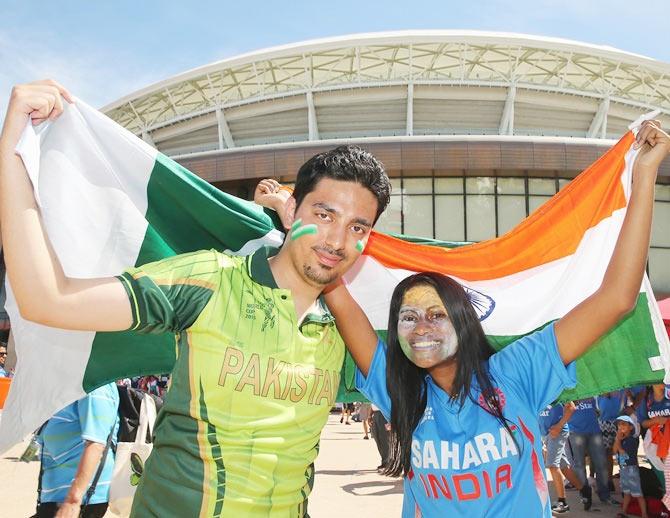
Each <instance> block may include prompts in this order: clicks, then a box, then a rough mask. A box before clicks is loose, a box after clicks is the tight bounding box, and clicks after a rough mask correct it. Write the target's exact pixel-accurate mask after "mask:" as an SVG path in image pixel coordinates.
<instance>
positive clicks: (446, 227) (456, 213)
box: [435, 183, 465, 241]
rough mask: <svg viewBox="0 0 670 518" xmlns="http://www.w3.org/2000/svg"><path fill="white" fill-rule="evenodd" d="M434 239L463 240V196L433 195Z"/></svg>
mask: <svg viewBox="0 0 670 518" xmlns="http://www.w3.org/2000/svg"><path fill="white" fill-rule="evenodd" d="M461 184H462V183H461ZM435 239H441V240H442V241H465V219H464V211H463V196H439V195H438V196H435Z"/></svg>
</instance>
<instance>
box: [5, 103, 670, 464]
mask: <svg viewBox="0 0 670 518" xmlns="http://www.w3.org/2000/svg"><path fill="white" fill-rule="evenodd" d="M632 142H633V136H632V134H631V133H628V134H627V135H625V136H624V137H623V138H622V140H621V141H620V142H619V143H618V144H617V145H615V146H614V147H613V148H612V149H611V150H610V151H609V152H608V153H607V154H605V155H604V156H603V157H602V158H601V159H600V160H598V161H597V162H596V163H595V164H593V166H591V167H590V168H589V169H587V170H586V171H585V172H584V173H582V175H581V176H579V177H578V178H577V179H576V180H574V181H573V182H571V183H570V184H569V185H568V186H567V187H566V188H564V189H563V190H562V191H561V192H560V193H559V194H557V195H556V196H555V197H554V198H552V199H551V200H550V201H549V202H548V203H546V204H545V205H544V206H543V207H541V208H540V209H539V210H538V211H536V212H535V213H533V214H532V215H531V216H530V217H529V218H528V219H526V220H525V221H523V222H522V223H521V224H520V225H519V226H518V227H516V228H515V229H513V230H512V231H511V232H509V233H508V234H506V235H504V236H502V237H500V238H497V239H494V240H491V241H486V242H483V243H478V244H473V245H467V246H462V247H458V248H448V247H445V246H444V244H442V243H437V242H435V243H432V244H428V245H419V244H416V243H412V242H410V241H409V240H406V239H403V238H402V237H400V238H398V237H391V236H388V235H384V234H381V233H374V234H373V235H372V237H371V238H370V241H369V243H368V247H367V249H366V250H365V253H364V254H363V256H362V257H361V258H360V259H359V261H358V263H357V264H356V265H355V267H354V268H353V270H352V271H351V272H350V273H349V274H348V275H347V282H348V283H349V288H350V290H351V292H352V293H353V295H354V297H355V298H356V299H357V300H358V302H359V303H360V304H361V305H362V307H363V309H364V310H365V311H366V313H367V314H368V315H369V317H370V319H371V321H372V322H373V324H374V326H375V328H376V329H378V330H379V331H381V332H383V331H384V330H385V327H386V322H387V319H388V305H389V300H390V294H391V291H392V290H393V287H394V286H395V284H397V282H398V281H399V280H400V279H402V278H403V277H405V276H407V275H410V274H411V273H413V272H417V271H425V270H432V271H440V272H444V273H446V274H448V275H450V276H452V277H454V278H455V279H457V280H459V281H460V282H461V283H462V284H463V285H464V286H465V287H466V289H467V290H468V293H470V295H471V299H472V301H473V304H474V305H475V308H476V309H477V311H478V312H479V314H480V318H481V321H482V324H483V326H484V329H485V331H486V332H487V334H488V335H489V337H490V338H491V340H492V341H493V343H495V345H496V347H503V346H504V345H505V344H507V343H509V342H510V341H512V340H514V339H515V338H516V337H519V336H522V335H524V334H527V333H530V332H532V331H534V330H535V329H538V328H541V327H542V326H544V325H546V324H547V323H549V322H551V321H553V320H555V319H557V318H560V317H561V315H563V314H565V313H566V312H567V311H568V310H569V309H570V308H572V307H573V306H574V305H575V304H577V303H578V302H579V301H581V300H583V299H584V298H585V297H586V296H588V295H589V294H590V293H592V292H593V291H594V290H595V289H596V288H597V287H598V284H599V283H600V280H601V279H602V275H603V272H604V270H605V268H606V266H607V263H608V261H609V257H610V255H611V252H612V249H613V246H614V243H615V241H616V238H617V235H618V233H619V229H620V227H621V222H622V220H623V217H624V214H625V211H626V203H627V197H628V194H629V189H630V180H631V168H632V163H631V160H632V157H633V154H634V152H633V151H632V150H630V147H631V144H632ZM17 151H18V152H19V153H20V154H21V156H22V158H23V160H24V163H25V164H26V168H27V170H28V172H29V175H30V177H31V180H32V182H33V186H34V188H35V193H36V198H37V200H38V203H39V206H40V210H41V212H42V216H43V221H44V225H45V227H46V230H47V234H48V236H49V239H50V240H51V243H52V245H53V247H54V249H55V251H56V254H57V255H58V257H59V259H60V262H61V264H62V266H63V269H64V270H65V272H66V274H67V275H68V276H71V277H89V278H90V277H101V276H111V275H117V274H119V273H120V272H121V271H123V270H124V269H125V268H127V267H129V266H134V265H141V264H144V263H147V262H150V261H154V260H157V259H161V258H164V257H168V256H172V255H175V254H179V253H183V252H189V251H193V250H199V249H206V248H216V249H219V250H227V251H229V252H231V253H236V254H248V253H251V252H253V251H254V250H255V249H257V248H258V247H260V246H262V245H265V244H270V245H275V246H279V245H280V244H281V242H282V240H283V237H284V236H283V233H282V232H281V231H280V230H278V228H279V227H278V225H277V224H278V220H277V219H276V217H274V216H273V214H271V213H270V212H268V211H265V210H263V209H261V208H260V207H258V206H256V205H254V204H253V203H250V202H247V201H244V200H240V199H238V198H235V197H234V196H230V195H227V194H225V193H222V192H220V191H219V190H217V189H216V188H214V187H212V186H210V185H209V184H208V183H206V182H205V181H203V180H201V179H199V178H198V177H197V176H195V175H193V174H191V173H190V172H188V171H187V170H185V169H184V168H183V167H181V166H180V165H179V164H177V163H176V162H174V161H172V160H170V159H169V158H167V157H165V156H164V155H162V154H160V153H159V152H157V151H156V150H155V149H153V148H152V147H150V146H148V145H147V144H146V143H144V142H143V141H142V140H140V139H138V138H137V137H135V136H134V135H132V134H131V133H129V132H127V131H126V130H124V129H123V128H121V127H120V126H118V125H116V124H115V123H114V122H112V121H111V120H110V119H108V118H106V117H105V116H103V115H102V114H100V113H98V112H97V111H95V110H93V109H92V108H90V107H88V106H87V105H85V104H84V103H82V102H79V101H77V102H76V104H75V105H70V106H68V107H67V108H66V110H65V113H64V114H63V115H62V116H61V117H60V118H59V119H58V120H57V121H55V122H52V123H49V125H46V126H44V127H41V128H39V129H38V130H34V129H33V128H32V127H30V126H29V127H27V128H26V131H25V133H24V135H23V138H22V140H21V142H20V144H19V146H18V148H17ZM7 288H8V295H9V296H8V303H7V309H8V312H9V314H10V318H11V322H12V332H13V334H14V338H15V341H16V345H17V355H18V363H17V369H16V376H15V378H14V380H13V382H12V386H11V389H10V393H9V397H8V400H7V403H6V406H5V410H4V413H3V414H2V419H1V421H0V452H2V451H4V450H6V449H7V448H8V447H10V446H11V445H13V444H15V443H16V442H18V441H20V440H21V439H22V438H23V437H24V436H25V435H26V434H27V433H30V432H31V431H32V430H34V429H35V428H37V427H38V426H39V425H40V424H41V423H42V422H43V421H44V420H46V419H48V418H49V417H50V416H51V415H52V414H53V413H55V412H56V411H58V410H59V409H60V408H62V407H64V406H65V405H67V404H69V403H70V402H72V401H74V400H76V399H79V398H80V397H82V396H83V395H84V394H85V393H87V392H89V391H91V390H93V389H94V388H96V387H98V386H100V385H102V384H105V383H107V382H109V381H112V380H115V379H118V378H123V377H129V376H136V375H139V374H149V373H163V372H170V370H171V368H172V366H173V364H174V360H175V347H174V336H173V335H169V334H168V335H158V336H147V335H139V334H136V333H133V332H121V333H94V332H75V331H65V330H59V329H53V328H48V327H44V326H40V325H37V324H33V323H31V322H27V321H25V320H23V319H21V317H20V315H19V313H18V310H17V308H16V304H15V302H14V299H13V297H12V295H11V289H10V287H9V286H8V287H7ZM101 311H104V308H101ZM662 331H663V325H662V321H661V320H660V313H659V312H658V308H657V306H656V305H655V301H654V298H653V295H652V294H651V289H650V287H649V282H648V280H647V279H645V282H644V283H643V285H642V286H641V288H640V298H639V301H638V304H637V307H636V309H635V311H634V312H633V313H632V314H631V315H630V316H628V317H627V318H626V319H625V320H624V321H623V322H621V323H620V324H619V325H618V326H617V327H616V328H614V329H613V330H612V331H610V333H609V334H608V335H607V336H606V337H604V338H603V339H602V340H601V343H599V344H598V345H597V346H596V347H595V348H594V349H593V350H592V351H591V352H590V353H588V354H587V355H586V356H585V357H584V358H583V359H581V360H579V362H578V379H579V385H578V387H577V389H575V390H574V391H571V392H570V393H567V394H565V397H578V396H585V395H591V394H595V393H599V392H602V391H605V390H610V389H613V388H619V387H622V386H627V385H632V384H636V383H646V382H651V381H656V380H659V379H661V378H662V377H663V369H664V368H665V367H666V366H669V365H670V354H668V350H669V349H670V348H669V344H668V339H667V336H666V335H665V334H664V332H662ZM345 367H349V369H346V370H347V372H345V376H343V380H344V385H345V387H344V389H342V390H341V394H342V396H343V397H347V390H346V389H347V388H349V389H350V388H351V369H350V367H351V364H350V362H348V364H347V365H345ZM347 385H348V387H347Z"/></svg>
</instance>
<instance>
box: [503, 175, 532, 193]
mask: <svg viewBox="0 0 670 518" xmlns="http://www.w3.org/2000/svg"><path fill="white" fill-rule="evenodd" d="M525 193H526V185H525V182H524V180H523V178H498V194H525Z"/></svg>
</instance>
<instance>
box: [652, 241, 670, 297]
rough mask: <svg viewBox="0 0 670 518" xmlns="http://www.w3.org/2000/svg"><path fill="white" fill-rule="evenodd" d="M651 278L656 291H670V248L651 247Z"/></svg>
mask: <svg viewBox="0 0 670 518" xmlns="http://www.w3.org/2000/svg"><path fill="white" fill-rule="evenodd" d="M649 280H651V286H652V288H654V291H656V292H661V291H665V292H668V291H670V250H668V249H663V248H650V249H649Z"/></svg>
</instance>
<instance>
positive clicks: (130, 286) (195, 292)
mask: <svg viewBox="0 0 670 518" xmlns="http://www.w3.org/2000/svg"><path fill="white" fill-rule="evenodd" d="M226 257H227V256H224V255H223V254H220V253H219V252H216V251H215V250H207V251H200V252H194V253H190V254H182V255H177V256H174V257H170V258H168V259H163V260H161V261H157V262H154V263H149V264H145V265H143V266H140V267H138V268H131V269H129V270H126V271H125V272H124V273H123V274H121V275H120V276H119V277H118V279H119V280H120V281H121V283H122V284H123V286H124V288H125V289H126V292H127V294H128V298H129V299H130V304H131V307H132V312H133V323H132V327H131V330H133V331H138V332H140V333H155V334H159V333H166V332H172V333H178V332H180V331H183V330H184V329H187V328H189V327H190V326H191V325H193V323H194V322H195V321H196V319H197V318H198V316H199V315H200V312H201V311H202V310H203V309H204V307H205V306H206V305H207V302H209V299H210V298H211V296H212V294H213V293H214V292H215V291H216V289H217V288H218V282H219V279H220V275H219V270H220V268H221V267H222V263H224V262H225V259H226Z"/></svg>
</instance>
